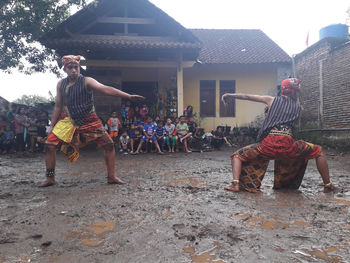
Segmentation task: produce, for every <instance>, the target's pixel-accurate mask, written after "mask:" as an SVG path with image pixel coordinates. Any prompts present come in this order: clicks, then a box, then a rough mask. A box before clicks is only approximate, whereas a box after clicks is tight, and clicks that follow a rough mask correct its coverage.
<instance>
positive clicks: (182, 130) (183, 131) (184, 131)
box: [176, 116, 191, 153]
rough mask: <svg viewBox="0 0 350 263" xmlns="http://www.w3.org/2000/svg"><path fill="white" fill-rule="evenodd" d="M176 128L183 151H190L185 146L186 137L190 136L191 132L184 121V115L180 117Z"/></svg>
mask: <svg viewBox="0 0 350 263" xmlns="http://www.w3.org/2000/svg"><path fill="white" fill-rule="evenodd" d="M176 130H177V134H178V138H179V140H180V143H183V144H184V147H185V152H187V153H189V152H191V151H190V150H189V149H188V146H187V138H188V137H190V136H191V133H190V132H189V131H188V126H187V123H186V122H185V117H184V116H181V117H180V123H178V124H177V125H176Z"/></svg>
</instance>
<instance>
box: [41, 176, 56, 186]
mask: <svg viewBox="0 0 350 263" xmlns="http://www.w3.org/2000/svg"><path fill="white" fill-rule="evenodd" d="M54 184H56V182H55V177H48V178H47V179H46V180H45V181H44V182H43V183H42V184H41V186H40V187H48V186H51V185H54Z"/></svg>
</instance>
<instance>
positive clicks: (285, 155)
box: [231, 135, 322, 192]
mask: <svg viewBox="0 0 350 263" xmlns="http://www.w3.org/2000/svg"><path fill="white" fill-rule="evenodd" d="M321 152H322V148H321V147H320V146H318V145H313V144H311V143H307V142H304V141H301V140H299V141H294V140H293V138H292V137H291V136H284V135H281V136H280V135H268V136H266V137H265V138H264V140H263V141H262V142H259V143H255V144H251V145H248V146H246V147H243V148H241V149H239V150H238V151H236V152H235V153H233V154H232V156H231V159H232V158H239V159H240V160H241V161H242V172H241V176H240V189H241V190H246V191H249V192H257V191H259V188H260V186H261V182H262V180H263V178H264V176H265V173H266V169H267V167H268V165H269V161H270V160H275V167H274V185H273V188H274V189H281V188H289V189H298V188H299V187H300V185H301V182H302V180H303V177H304V173H305V170H306V167H307V162H308V160H309V159H313V158H317V157H318V156H319V155H320V154H321Z"/></svg>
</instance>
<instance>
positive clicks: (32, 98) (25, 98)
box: [14, 95, 52, 106]
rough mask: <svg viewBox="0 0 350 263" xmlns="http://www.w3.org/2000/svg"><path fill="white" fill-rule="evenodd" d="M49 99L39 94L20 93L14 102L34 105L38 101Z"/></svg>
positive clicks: (43, 101)
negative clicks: (20, 95)
mask: <svg viewBox="0 0 350 263" xmlns="http://www.w3.org/2000/svg"><path fill="white" fill-rule="evenodd" d="M49 102H52V101H51V99H47V98H45V97H42V96H39V95H22V97H20V98H19V99H16V100H15V101H14V103H18V104H24V105H28V106H36V105H37V104H39V103H49Z"/></svg>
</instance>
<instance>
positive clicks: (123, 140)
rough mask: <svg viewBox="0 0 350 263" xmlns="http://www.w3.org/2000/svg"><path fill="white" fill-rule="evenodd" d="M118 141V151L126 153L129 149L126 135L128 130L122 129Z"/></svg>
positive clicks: (128, 140) (128, 139)
mask: <svg viewBox="0 0 350 263" xmlns="http://www.w3.org/2000/svg"><path fill="white" fill-rule="evenodd" d="M119 142H120V150H119V152H121V153H122V152H124V153H125V154H127V153H128V152H129V151H130V150H129V147H128V146H129V144H130V138H129V136H128V132H127V131H126V130H123V131H122V134H121V136H120V138H119Z"/></svg>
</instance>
